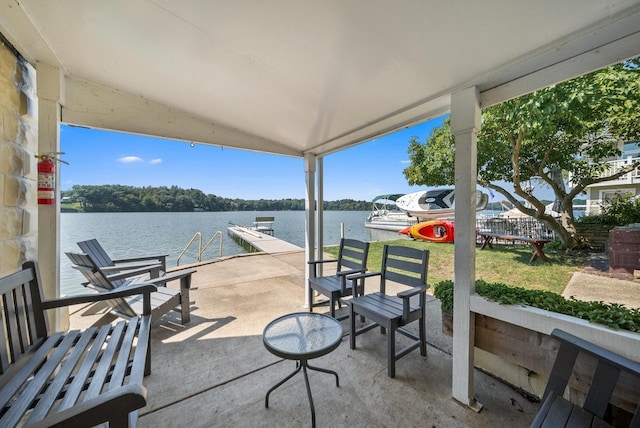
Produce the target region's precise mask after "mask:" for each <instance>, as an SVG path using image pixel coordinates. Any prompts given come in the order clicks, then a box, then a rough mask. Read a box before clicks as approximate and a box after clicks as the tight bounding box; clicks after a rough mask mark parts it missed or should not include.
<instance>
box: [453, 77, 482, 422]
mask: <svg viewBox="0 0 640 428" xmlns="http://www.w3.org/2000/svg"><path fill="white" fill-rule="evenodd" d="M479 98H480V97H479V92H478V90H477V88H475V87H473V88H468V89H465V90H463V91H460V92H457V93H455V94H453V95H452V96H451V132H452V134H453V136H454V137H455V186H456V190H455V195H456V214H455V219H456V228H455V237H454V241H455V250H454V265H455V266H454V283H455V286H454V294H453V380H452V395H453V398H454V399H456V400H458V401H459V402H460V403H462V404H464V405H466V406H469V407H470V408H472V409H474V410H476V411H480V409H481V408H482V405H481V404H480V403H477V402H476V401H475V398H474V385H473V345H474V324H475V319H474V314H473V313H471V311H470V295H471V293H472V292H474V291H475V276H476V275H475V274H476V257H475V255H476V253H475V249H476V248H475V247H476V245H475V242H476V233H475V228H476V211H475V206H476V178H477V159H476V150H477V133H478V131H479V130H480V118H481V111H480V102H479Z"/></svg>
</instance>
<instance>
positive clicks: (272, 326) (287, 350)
mask: <svg viewBox="0 0 640 428" xmlns="http://www.w3.org/2000/svg"><path fill="white" fill-rule="evenodd" d="M342 333H343V332H342V326H341V325H340V323H339V322H338V321H337V320H336V319H335V318H331V317H330V316H328V315H323V314H317V313H312V312H297V313H293V314H288V315H284V316H282V317H280V318H276V319H275V320H273V321H271V322H270V323H269V324H268V325H267V326H266V327H265V329H264V332H263V333H262V342H263V343H264V346H265V348H267V350H268V351H269V352H271V353H272V354H274V355H276V356H278V357H281V358H285V359H287V360H295V361H296V369H295V370H294V371H293V373H291V374H290V375H288V376H287V377H285V378H284V379H283V380H281V381H280V382H278V383H277V384H276V385H274V386H273V387H272V388H271V389H270V390H269V391H268V392H267V396H266V398H265V401H264V405H265V407H267V408H268V407H269V394H271V393H272V392H273V391H274V390H275V389H277V388H278V387H280V386H281V385H282V384H284V383H285V382H286V381H288V380H289V379H291V378H292V377H293V376H295V375H296V374H297V373H298V372H299V371H300V370H301V369H302V373H303V374H304V381H305V385H306V387H307V396H308V397H309V405H310V406H311V425H312V426H313V427H315V425H316V414H315V408H314V406H313V398H312V397H311V388H310V387H309V377H308V376H307V369H310V370H316V371H319V372H324V373H330V374H332V375H334V376H335V377H336V386H338V387H339V386H340V381H339V379H338V374H337V373H336V372H334V371H333V370H327V369H323V368H320V367H314V366H311V365H309V364H308V362H307V361H308V360H311V359H313V358H318V357H321V356H323V355H326V354H328V353H329V352H331V351H333V350H334V349H336V348H337V347H338V346H339V345H340V342H341V341H342Z"/></svg>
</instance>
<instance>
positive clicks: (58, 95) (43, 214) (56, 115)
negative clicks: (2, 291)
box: [36, 63, 68, 330]
mask: <svg viewBox="0 0 640 428" xmlns="http://www.w3.org/2000/svg"><path fill="white" fill-rule="evenodd" d="M36 80H37V94H38V153H55V152H59V151H60V105H61V104H62V103H63V102H64V74H63V73H62V70H60V69H59V68H57V67H53V66H51V65H49V64H44V63H38V64H37V66H36ZM55 183H56V191H55V199H56V202H55V204H53V205H39V206H38V264H39V267H40V275H41V278H42V287H43V292H44V296H45V298H52V297H57V296H59V295H60V164H56V177H55ZM52 317H53V319H52V318H51V317H50V321H51V323H52V324H51V325H53V326H54V328H55V329H56V330H66V327H67V325H68V313H62V314H61V313H60V312H58V313H56V314H55V315H52Z"/></svg>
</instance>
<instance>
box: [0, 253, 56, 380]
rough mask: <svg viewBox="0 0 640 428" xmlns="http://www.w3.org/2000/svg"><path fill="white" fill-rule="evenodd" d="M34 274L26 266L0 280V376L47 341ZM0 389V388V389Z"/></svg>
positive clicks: (32, 268) (45, 326)
mask: <svg viewBox="0 0 640 428" xmlns="http://www.w3.org/2000/svg"><path fill="white" fill-rule="evenodd" d="M37 275H38V272H37V270H36V269H35V267H34V266H33V264H31V265H30V268H29V269H24V270H21V271H19V272H16V273H14V274H12V275H9V276H6V277H4V278H0V297H1V299H2V301H1V302H0V305H1V307H2V315H3V316H2V317H1V318H2V319H1V320H0V374H5V373H6V372H7V371H8V370H10V368H11V367H12V365H14V364H16V363H18V362H19V361H20V360H21V359H22V358H23V357H24V356H26V355H29V354H30V353H31V352H32V350H33V349H34V348H37V347H38V346H40V344H41V343H42V342H43V341H44V340H45V339H46V338H47V321H46V318H45V314H44V311H43V310H42V299H41V297H40V296H41V290H40V289H39V284H40V281H39V278H37ZM1 386H2V385H1V384H0V387H1Z"/></svg>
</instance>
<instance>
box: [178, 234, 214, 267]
mask: <svg viewBox="0 0 640 428" xmlns="http://www.w3.org/2000/svg"><path fill="white" fill-rule="evenodd" d="M218 235H220V256H219V257H222V239H223V235H222V232H221V231H217V232H216V233H214V234H213V236H212V237H211V239H209V240H208V241H207V243H206V244H205V246H204V247H203V246H202V233H200V232H196V233H195V234H194V235H193V238H191V240H190V241H189V243H188V244H187V245H186V246H185V247H184V249H183V250H182V252H181V253H180V255H179V256H178V260H176V266H180V259H182V256H184V254H185V253H186V252H187V250H188V249H189V248H191V245H193V243H194V241H195V240H196V238H199V240H198V257H197V260H198V262H201V261H202V253H204V251H205V250H206V249H207V248H209V245H211V242H213V240H214V239H216V236H218Z"/></svg>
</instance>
